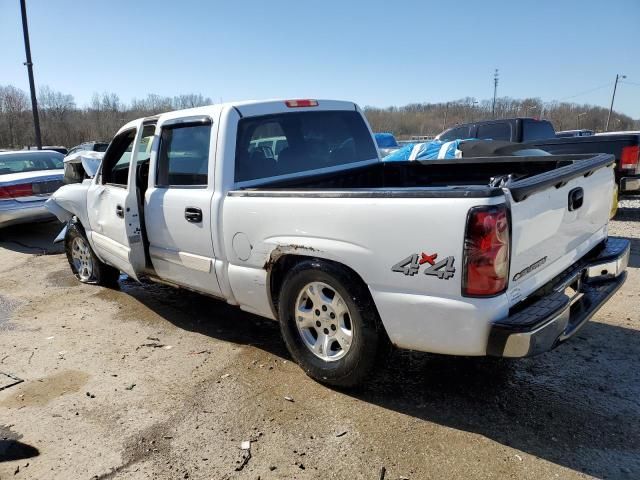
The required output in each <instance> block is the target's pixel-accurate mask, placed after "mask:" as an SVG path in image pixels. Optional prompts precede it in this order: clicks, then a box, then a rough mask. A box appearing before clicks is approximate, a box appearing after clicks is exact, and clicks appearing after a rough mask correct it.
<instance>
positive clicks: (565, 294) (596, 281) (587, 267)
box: [487, 238, 630, 357]
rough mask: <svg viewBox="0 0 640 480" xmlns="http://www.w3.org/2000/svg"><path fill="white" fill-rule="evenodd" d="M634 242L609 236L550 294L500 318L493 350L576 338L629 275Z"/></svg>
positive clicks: (531, 349) (536, 349)
mask: <svg viewBox="0 0 640 480" xmlns="http://www.w3.org/2000/svg"><path fill="white" fill-rule="evenodd" d="M629 254H630V242H629V240H627V239H623V238H609V240H608V241H607V244H606V246H605V248H604V249H603V250H602V251H601V252H600V253H599V254H598V255H597V256H595V257H591V258H584V259H582V260H580V261H578V262H577V263H576V264H575V265H573V266H572V267H570V268H569V269H567V270H566V271H565V272H563V273H562V274H560V275H559V276H558V277H556V278H555V279H554V280H552V282H550V283H549V284H548V285H547V286H546V288H545V290H546V292H547V293H546V294H544V295H538V296H537V299H536V300H535V301H533V302H530V303H528V304H527V305H526V306H525V307H523V308H521V309H519V310H516V311H515V312H513V313H511V314H510V315H509V316H508V317H507V318H505V319H503V320H500V321H498V322H494V323H493V324H492V325H491V329H490V333H489V342H488V345H487V355H492V356H499V357H529V356H533V355H537V354H539V353H543V352H545V351H547V350H551V349H552V348H555V347H556V346H558V345H559V344H560V343H562V342H564V341H566V340H568V339H569V338H571V337H572V336H573V335H574V334H575V333H576V332H577V331H578V330H579V329H580V328H581V327H582V326H583V325H584V324H585V323H586V322H587V321H588V320H589V319H590V318H591V317H592V316H593V315H594V314H595V313H596V312H597V311H598V309H599V308H600V307H601V306H602V305H603V304H604V303H605V302H606V301H607V300H608V299H609V298H610V297H611V296H612V295H613V294H614V293H615V292H616V291H617V290H618V289H619V288H620V287H621V286H622V284H623V283H624V281H625V280H626V278H627V272H626V269H627V264H628V263H629Z"/></svg>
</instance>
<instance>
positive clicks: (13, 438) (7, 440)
mask: <svg viewBox="0 0 640 480" xmlns="http://www.w3.org/2000/svg"><path fill="white" fill-rule="evenodd" d="M20 438H22V435H20V434H18V433H15V432H13V431H11V428H9V427H3V426H2V425H0V463H2V462H10V461H12V460H24V459H26V458H32V457H37V456H38V455H40V451H39V450H38V449H37V448H35V447H33V446H31V445H28V444H26V443H22V442H20V441H18V440H19V439H20Z"/></svg>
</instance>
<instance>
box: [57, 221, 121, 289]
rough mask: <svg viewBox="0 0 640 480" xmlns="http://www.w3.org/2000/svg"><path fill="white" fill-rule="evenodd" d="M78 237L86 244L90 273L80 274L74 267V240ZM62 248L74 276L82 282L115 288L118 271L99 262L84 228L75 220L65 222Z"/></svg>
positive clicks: (118, 276) (118, 275)
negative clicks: (65, 229) (65, 228)
mask: <svg viewBox="0 0 640 480" xmlns="http://www.w3.org/2000/svg"><path fill="white" fill-rule="evenodd" d="M76 239H80V240H81V241H82V242H84V244H85V245H86V247H87V249H88V255H87V262H90V263H91V272H90V274H88V275H87V274H86V272H85V274H81V273H80V272H79V271H78V268H77V267H76V263H75V262H74V258H73V248H74V240H76ZM64 249H65V252H66V254H67V260H68V261H69V266H70V267H71V271H72V272H73V274H74V275H75V276H76V278H77V279H78V280H79V281H80V282H82V283H90V284H94V285H102V286H103V287H109V288H115V287H117V286H118V278H120V271H119V270H118V269H117V268H114V267H112V266H110V265H107V264H106V263H103V262H101V261H100V260H99V259H98V257H97V256H96V254H95V253H94V251H93V249H92V248H91V245H90V244H89V241H88V240H87V237H86V235H85V233H84V229H83V228H82V226H81V225H79V224H78V223H77V222H73V221H72V222H69V223H68V224H67V233H66V235H65V237H64Z"/></svg>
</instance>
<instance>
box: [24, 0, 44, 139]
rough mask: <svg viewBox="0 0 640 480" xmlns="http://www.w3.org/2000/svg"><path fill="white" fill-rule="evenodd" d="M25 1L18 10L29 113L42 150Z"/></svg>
mask: <svg viewBox="0 0 640 480" xmlns="http://www.w3.org/2000/svg"><path fill="white" fill-rule="evenodd" d="M24 2H25V0H20V10H21V11H22V33H23V34H24V50H25V52H26V54H27V61H26V62H25V63H24V64H25V65H26V66H27V72H28V73H29V89H30V90H31V111H32V112H33V127H34V128H35V131H36V146H37V147H38V150H42V137H41V136H40V118H39V117H38V101H37V100H36V86H35V81H34V80H33V62H32V61H31V45H30V44H29V27H28V26H27V7H26V5H25V4H24Z"/></svg>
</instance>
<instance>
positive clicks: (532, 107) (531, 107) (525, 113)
mask: <svg viewBox="0 0 640 480" xmlns="http://www.w3.org/2000/svg"><path fill="white" fill-rule="evenodd" d="M536 108H538V107H536V106H535V105H529V106H528V107H526V108H525V109H524V116H525V117H528V116H529V110H535V109H536Z"/></svg>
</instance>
